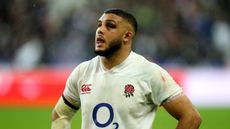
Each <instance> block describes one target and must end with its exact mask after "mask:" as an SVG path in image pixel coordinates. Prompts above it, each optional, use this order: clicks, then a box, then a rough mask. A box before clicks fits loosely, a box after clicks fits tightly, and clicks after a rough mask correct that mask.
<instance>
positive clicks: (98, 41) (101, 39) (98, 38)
mask: <svg viewBox="0 0 230 129" xmlns="http://www.w3.org/2000/svg"><path fill="white" fill-rule="evenodd" d="M96 43H97V44H102V43H105V39H104V38H103V37H101V36H100V37H97V38H96Z"/></svg>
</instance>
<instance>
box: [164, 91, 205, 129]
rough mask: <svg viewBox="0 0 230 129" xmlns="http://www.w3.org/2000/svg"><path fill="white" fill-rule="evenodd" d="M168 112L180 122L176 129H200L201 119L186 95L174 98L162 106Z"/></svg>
mask: <svg viewBox="0 0 230 129" xmlns="http://www.w3.org/2000/svg"><path fill="white" fill-rule="evenodd" d="M162 106H163V107H164V108H165V109H166V111H167V112H168V113H169V114H171V115H172V116H173V117H174V118H176V119H177V120H178V124H177V127H176V129H198V128H199V126H200V124H201V117H200V114H199V112H198V111H197V110H196V108H195V107H194V106H193V105H192V103H191V102H190V100H189V99H188V98H187V96H185V95H180V96H178V97H176V98H172V100H171V101H168V102H166V103H164V104H163V105H162Z"/></svg>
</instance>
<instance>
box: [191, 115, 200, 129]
mask: <svg viewBox="0 0 230 129" xmlns="http://www.w3.org/2000/svg"><path fill="white" fill-rule="evenodd" d="M193 121H194V124H195V125H197V127H199V126H200V125H201V123H202V118H201V116H200V114H199V113H196V114H195V115H194V118H193Z"/></svg>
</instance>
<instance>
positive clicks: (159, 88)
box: [151, 66, 183, 105]
mask: <svg viewBox="0 0 230 129" xmlns="http://www.w3.org/2000/svg"><path fill="white" fill-rule="evenodd" d="M154 71H155V72H154V75H153V78H152V80H151V89H152V100H153V102H154V103H155V104H156V105H161V104H162V103H163V102H164V101H165V100H167V99H168V98H170V97H173V96H176V95H178V94H181V93H182V92H183V90H182V88H181V87H180V86H179V85H178V84H177V83H176V82H175V81H174V79H173V78H172V76H171V75H170V74H169V73H168V72H167V71H166V70H164V69H163V68H161V67H160V66H156V68H154Z"/></svg>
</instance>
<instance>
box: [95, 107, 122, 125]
mask: <svg viewBox="0 0 230 129" xmlns="http://www.w3.org/2000/svg"><path fill="white" fill-rule="evenodd" d="M102 107H104V108H107V109H108V110H109V119H108V120H107V121H106V122H105V123H100V122H99V121H98V120H97V112H98V110H99V109H100V108H102ZM92 115H93V122H94V123H95V125H96V126H97V127H100V128H105V127H107V126H109V125H110V124H111V123H112V122H113V118H114V112H113V107H112V106H111V105H110V104H108V103H99V104H98V105H96V106H95V107H94V109H93V114H92ZM112 124H113V126H114V129H118V128H119V124H118V123H116V122H114V123H112Z"/></svg>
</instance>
